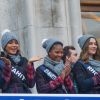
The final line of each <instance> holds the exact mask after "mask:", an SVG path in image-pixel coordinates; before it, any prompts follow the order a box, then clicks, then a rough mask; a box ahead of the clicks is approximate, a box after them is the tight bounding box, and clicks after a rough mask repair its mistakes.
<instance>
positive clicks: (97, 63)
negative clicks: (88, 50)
mask: <svg viewBox="0 0 100 100" xmlns="http://www.w3.org/2000/svg"><path fill="white" fill-rule="evenodd" d="M89 64H91V66H92V67H93V69H95V70H96V71H98V72H100V61H97V60H94V59H92V58H89Z"/></svg>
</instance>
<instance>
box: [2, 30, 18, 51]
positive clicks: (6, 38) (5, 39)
mask: <svg viewBox="0 0 100 100" xmlns="http://www.w3.org/2000/svg"><path fill="white" fill-rule="evenodd" d="M13 39H14V40H17V42H18V43H19V41H18V39H17V37H16V35H15V34H13V33H11V32H5V33H4V34H3V36H2V38H1V45H2V49H4V48H5V47H6V45H7V44H8V42H9V41H10V40H13Z"/></svg>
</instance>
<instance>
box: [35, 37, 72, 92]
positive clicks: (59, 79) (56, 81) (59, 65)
mask: <svg viewBox="0 0 100 100" xmlns="http://www.w3.org/2000/svg"><path fill="white" fill-rule="evenodd" d="M42 46H43V48H44V49H46V51H47V56H46V57H45V58H44V63H43V64H42V65H41V66H39V67H38V68H37V69H36V88H37V92H38V93H49V94H50V93H56V94H62V93H68V91H67V90H69V89H72V86H70V85H71V84H70V85H69V84H67V82H69V81H70V77H68V74H69V73H70V70H71V69H70V67H69V65H68V64H66V65H65V66H64V64H63V62H62V60H61V59H62V56H63V44H62V43H61V42H60V41H58V40H56V39H48V40H46V41H45V42H43V45H42Z"/></svg>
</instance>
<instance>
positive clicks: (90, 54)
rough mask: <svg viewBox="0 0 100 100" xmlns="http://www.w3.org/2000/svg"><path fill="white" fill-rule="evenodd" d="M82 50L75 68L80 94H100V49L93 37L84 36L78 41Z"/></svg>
mask: <svg viewBox="0 0 100 100" xmlns="http://www.w3.org/2000/svg"><path fill="white" fill-rule="evenodd" d="M78 43H79V46H80V48H81V49H82V51H81V54H80V58H79V60H78V61H77V63H76V64H75V65H74V67H73V73H74V77H75V80H76V82H77V87H78V91H79V93H85V94H91V93H94V94H98V93H100V48H99V45H98V42H97V40H96V38H95V37H94V36H93V35H88V34H87V35H83V36H82V37H80V38H79V40H78Z"/></svg>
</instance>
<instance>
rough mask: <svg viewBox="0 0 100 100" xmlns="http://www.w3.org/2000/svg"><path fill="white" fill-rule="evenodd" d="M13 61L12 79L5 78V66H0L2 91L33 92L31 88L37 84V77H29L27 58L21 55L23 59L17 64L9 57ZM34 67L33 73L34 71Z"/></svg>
mask: <svg viewBox="0 0 100 100" xmlns="http://www.w3.org/2000/svg"><path fill="white" fill-rule="evenodd" d="M7 58H8V59H9V60H10V61H11V65H12V68H11V77H10V80H9V81H7V80H5V76H4V75H3V68H4V67H7V66H4V67H2V68H1V66H0V88H1V89H2V93H31V91H30V89H29V88H32V87H33V86H34V84H35V77H33V78H31V79H30V78H29V77H28V75H27V62H28V61H27V59H26V58H24V57H21V61H20V62H19V63H18V64H16V63H14V62H13V61H12V59H11V58H10V57H7ZM34 72H35V71H34V68H33V73H34Z"/></svg>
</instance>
